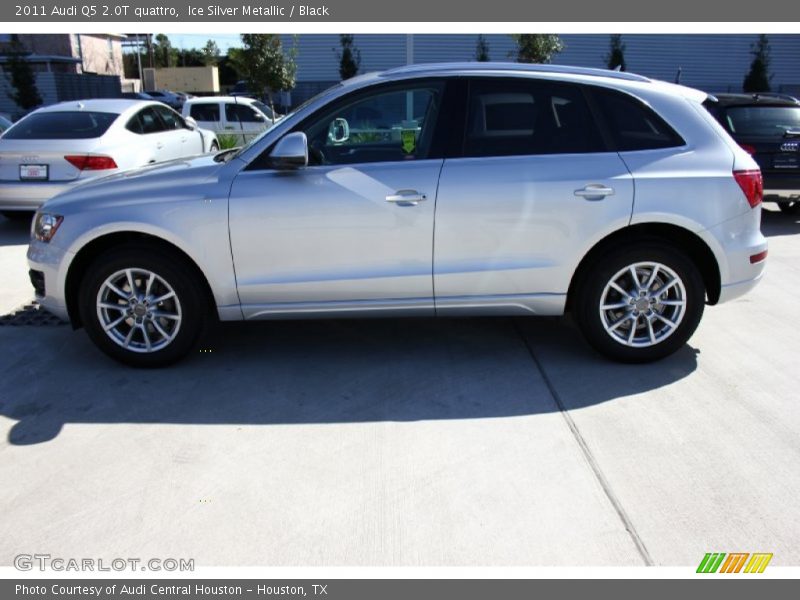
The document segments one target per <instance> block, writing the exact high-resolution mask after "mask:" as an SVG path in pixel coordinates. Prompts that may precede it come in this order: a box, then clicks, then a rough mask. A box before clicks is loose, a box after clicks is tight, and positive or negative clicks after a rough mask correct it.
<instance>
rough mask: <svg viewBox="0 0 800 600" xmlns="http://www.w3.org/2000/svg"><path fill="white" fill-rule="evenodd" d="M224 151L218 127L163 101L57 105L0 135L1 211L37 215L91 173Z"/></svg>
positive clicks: (6, 213)
mask: <svg viewBox="0 0 800 600" xmlns="http://www.w3.org/2000/svg"><path fill="white" fill-rule="evenodd" d="M218 149H219V142H218V141H217V138H216V136H215V135H214V133H213V132H211V131H205V130H202V129H200V128H198V127H197V124H196V123H193V122H192V120H191V119H184V118H183V117H181V116H180V115H179V114H178V113H176V112H175V111H174V110H172V109H171V108H169V107H167V106H165V105H164V104H162V103H161V102H155V101H141V100H125V99H113V100H81V101H76V102H61V103H59V104H53V105H51V106H47V107H44V108H40V109H38V110H35V111H33V112H32V113H30V114H28V115H27V116H25V117H24V118H22V119H20V120H19V121H17V122H16V123H14V125H12V126H11V127H10V128H9V129H8V130H7V131H6V132H5V133H4V134H3V136H2V138H0V211H2V212H3V214H4V215H6V216H10V217H13V216H16V215H17V214H18V213H21V216H25V217H27V218H30V216H29V215H30V212H32V211H34V210H36V209H37V208H38V207H39V206H41V205H42V204H43V203H44V202H46V201H47V200H49V199H50V198H52V197H53V196H55V195H57V194H60V193H61V192H64V191H66V190H69V189H70V188H72V187H74V186H75V185H78V184H80V183H84V182H85V181H87V180H89V179H94V178H97V177H101V176H105V175H111V174H113V173H116V172H118V171H123V170H126V169H132V168H135V167H142V166H145V165H148V164H153V163H159V162H164V161H168V160H174V159H177V158H186V157H189V156H196V155H198V154H204V153H206V152H213V151H215V150H218Z"/></svg>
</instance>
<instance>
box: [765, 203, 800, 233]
mask: <svg viewBox="0 0 800 600" xmlns="http://www.w3.org/2000/svg"><path fill="white" fill-rule="evenodd" d="M761 233H763V234H764V235H765V236H767V237H775V236H779V235H796V234H798V233H800V214H796V215H787V214H786V213H782V212H780V211H779V210H777V209H775V210H770V209H763V210H762V212H761Z"/></svg>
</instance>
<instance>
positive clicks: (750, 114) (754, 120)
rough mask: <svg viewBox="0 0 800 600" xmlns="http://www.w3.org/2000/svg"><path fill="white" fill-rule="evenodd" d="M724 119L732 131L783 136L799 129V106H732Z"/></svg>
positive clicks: (741, 133) (743, 133)
mask: <svg viewBox="0 0 800 600" xmlns="http://www.w3.org/2000/svg"><path fill="white" fill-rule="evenodd" d="M726 119H727V121H728V127H729V128H730V130H731V132H732V133H735V134H739V135H764V136H768V135H772V136H779V137H783V134H784V133H786V130H787V129H800V106H797V107H795V106H732V107H730V108H729V109H728V111H727V115H726Z"/></svg>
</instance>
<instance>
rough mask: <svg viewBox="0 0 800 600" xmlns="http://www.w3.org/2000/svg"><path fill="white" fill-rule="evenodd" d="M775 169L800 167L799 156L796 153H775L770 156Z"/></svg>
mask: <svg viewBox="0 0 800 600" xmlns="http://www.w3.org/2000/svg"><path fill="white" fill-rule="evenodd" d="M772 166H773V168H775V169H800V156H798V155H797V154H776V155H775V156H774V157H773V158H772Z"/></svg>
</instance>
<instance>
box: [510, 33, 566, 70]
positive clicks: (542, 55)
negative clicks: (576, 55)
mask: <svg viewBox="0 0 800 600" xmlns="http://www.w3.org/2000/svg"><path fill="white" fill-rule="evenodd" d="M511 37H512V38H513V39H514V41H515V42H516V44H517V51H516V59H517V62H521V63H549V62H550V61H551V60H552V58H553V56H554V55H556V54H558V53H559V52H561V51H562V50H563V49H564V43H563V42H562V41H561V39H560V38H559V37H558V36H557V35H555V34H553V33H514V34H512V35H511Z"/></svg>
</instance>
